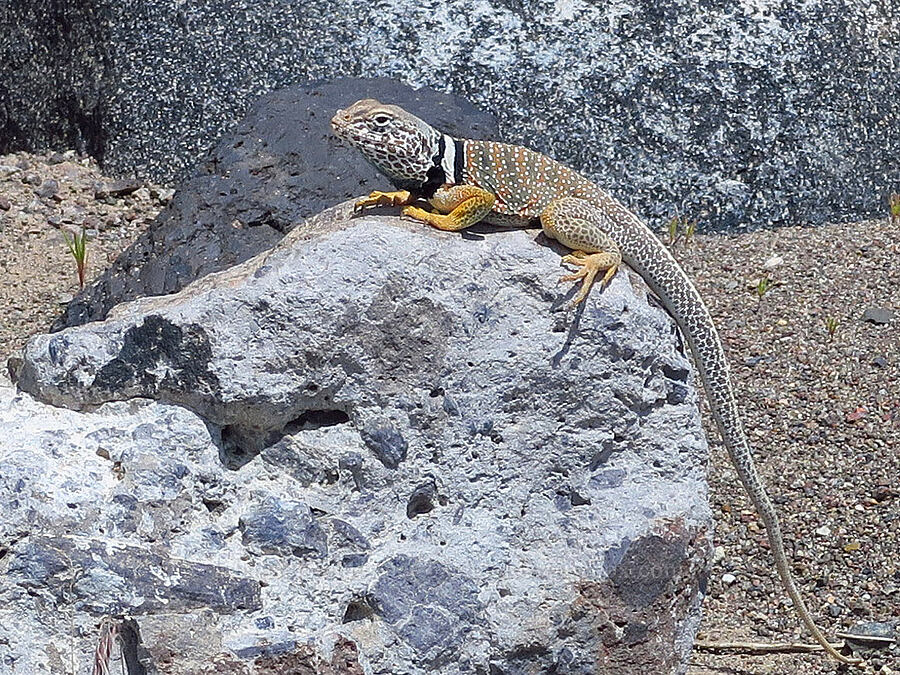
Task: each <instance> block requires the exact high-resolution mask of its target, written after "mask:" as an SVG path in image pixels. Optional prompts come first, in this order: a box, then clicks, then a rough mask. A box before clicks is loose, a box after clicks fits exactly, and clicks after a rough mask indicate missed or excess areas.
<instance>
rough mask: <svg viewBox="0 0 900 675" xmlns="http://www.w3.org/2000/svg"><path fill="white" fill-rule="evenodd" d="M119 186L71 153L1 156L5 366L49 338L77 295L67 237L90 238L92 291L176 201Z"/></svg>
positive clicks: (0, 309)
mask: <svg viewBox="0 0 900 675" xmlns="http://www.w3.org/2000/svg"><path fill="white" fill-rule="evenodd" d="M118 183H119V182H118V181H113V180H111V179H107V178H104V177H103V176H101V175H100V173H99V170H98V168H97V165H96V163H95V162H94V160H93V159H90V158H83V157H78V156H77V155H76V154H75V153H74V152H66V153H52V154H47V155H31V154H26V153H17V154H12V155H0V236H2V238H3V242H4V245H3V246H2V247H0V273H2V275H3V283H2V284H0V358H3V359H4V360H5V357H7V356H9V355H11V354H12V353H13V352H15V351H17V350H18V349H20V348H21V347H22V345H24V344H25V341H26V339H27V338H28V336H30V335H32V334H34V333H36V332H41V331H44V330H46V329H47V328H48V327H49V325H50V323H51V322H52V320H53V318H55V317H56V315H57V314H58V313H59V312H60V310H61V308H62V305H64V304H65V303H66V302H68V301H69V300H71V299H72V297H73V296H74V295H75V293H77V291H78V275H77V273H76V268H75V260H74V258H73V257H72V255H71V254H70V253H69V250H68V248H67V246H66V243H65V240H64V236H63V232H68V233H73V232H80V231H81V228H82V227H84V228H85V230H86V231H87V235H88V243H87V282H86V283H90V281H91V280H93V279H94V278H95V277H96V276H97V275H98V274H99V273H100V272H101V271H102V270H103V269H104V268H106V267H107V266H108V265H109V263H110V262H112V261H113V260H114V259H115V258H116V256H118V255H119V253H120V252H121V251H123V250H124V249H125V248H126V247H128V245H129V244H131V242H132V241H134V239H135V238H136V237H137V235H138V234H139V233H140V232H141V231H142V230H144V229H145V228H146V227H147V225H149V224H150V222H152V220H153V219H154V218H155V217H156V214H157V213H158V212H159V211H160V210H161V209H162V207H163V206H164V205H165V203H166V202H167V201H168V200H169V199H171V190H168V191H167V190H164V189H162V188H158V187H156V186H153V185H138V187H143V188H144V189H143V190H140V189H136V190H135V191H133V192H131V193H126V194H123V195H122V196H115V194H116V192H114V189H115V188H116V186H117V185H118Z"/></svg>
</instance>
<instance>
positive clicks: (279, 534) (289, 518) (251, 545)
mask: <svg viewBox="0 0 900 675" xmlns="http://www.w3.org/2000/svg"><path fill="white" fill-rule="evenodd" d="M238 526H239V527H240V529H241V533H242V535H243V539H242V541H243V544H244V546H245V547H247V548H248V549H249V550H251V551H254V552H257V553H275V554H280V555H285V554H286V555H295V556H299V557H303V556H309V555H313V556H316V557H319V558H324V557H325V555H326V554H327V553H328V543H327V540H326V538H325V533H324V532H323V531H322V528H321V527H320V526H319V524H318V523H317V522H316V520H315V518H313V515H312V513H311V512H310V510H309V507H308V506H307V505H306V504H302V503H299V502H298V503H286V502H284V501H282V500H280V499H278V498H276V497H268V498H267V499H265V500H264V501H263V502H262V503H260V504H254V505H251V507H250V508H249V509H248V510H247V511H246V512H245V513H244V515H242V516H241V518H240V520H239V521H238Z"/></svg>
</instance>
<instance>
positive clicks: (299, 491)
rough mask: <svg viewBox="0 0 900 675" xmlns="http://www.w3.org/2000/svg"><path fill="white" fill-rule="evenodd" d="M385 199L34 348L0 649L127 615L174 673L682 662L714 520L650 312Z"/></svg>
mask: <svg viewBox="0 0 900 675" xmlns="http://www.w3.org/2000/svg"><path fill="white" fill-rule="evenodd" d="M395 213H396V211H394V212H393V214H392V211H391V210H390V209H388V210H381V211H379V212H377V213H366V214H362V215H357V216H353V215H352V214H351V205H350V204H343V205H340V206H338V207H335V208H333V209H330V210H328V211H326V212H323V213H322V214H321V215H319V216H316V217H314V218H311V219H310V220H309V221H307V223H306V224H305V226H304V228H302V229H297V230H295V231H294V232H292V233H291V234H289V235H288V236H287V237H285V239H284V240H283V241H282V242H281V243H280V244H279V245H278V246H277V247H275V248H274V249H273V250H271V251H268V252H266V253H263V254H260V255H258V256H256V257H254V258H252V259H250V260H248V261H246V262H245V263H242V264H240V265H238V266H235V267H233V268H231V269H228V270H225V271H222V272H218V273H215V274H211V275H208V276H206V277H204V278H203V279H201V280H199V281H197V282H194V283H193V284H191V285H189V286H187V287H186V288H185V289H183V290H182V291H181V292H179V293H177V294H174V295H169V296H161V297H155V298H144V299H141V300H137V301H134V302H131V303H126V304H123V305H120V306H118V307H117V308H116V309H115V310H114V311H113V312H112V313H111V315H110V317H109V318H108V319H107V320H106V321H103V322H96V323H91V324H86V325H84V326H78V327H73V328H69V329H66V330H63V331H60V332H58V333H54V334H49V335H40V336H35V337H34V338H32V339H31V341H30V342H29V344H28V346H27V348H26V351H25V355H24V364H23V367H22V370H21V372H20V373H19V376H20V378H19V386H20V387H21V390H22V391H21V393H19V394H15V393H14V392H13V390H12V389H10V388H9V387H2V388H0V439H2V441H0V460H2V462H3V466H4V472H3V474H2V476H0V537H2V540H0V543H2V546H3V547H4V550H5V551H6V553H5V555H3V556H2V561H3V562H2V564H3V565H5V566H6V567H5V569H6V570H7V571H8V572H9V573H8V574H7V575H5V576H4V582H3V585H0V659H4V660H5V662H7V663H15V664H16V665H17V668H20V669H21V670H23V672H32V671H35V672H37V671H38V670H40V669H41V668H44V667H51V666H50V665H48V664H51V662H55V661H54V659H56V658H57V656H58V652H59V648H58V647H57V646H56V645H60V644H63V645H66V650H65V652H64V656H65V657H66V658H65V659H62V657H61V656H59V658H60V659H62V662H63V663H69V660H70V652H71V653H74V654H75V658H76V660H77V661H78V662H79V663H80V664H85V668H86V667H87V665H86V664H89V663H91V661H90V659H91V658H92V657H93V653H94V648H95V646H96V641H97V639H98V635H97V625H98V622H99V620H100V618H101V617H102V616H106V615H108V614H110V613H112V612H119V611H127V613H128V614H129V616H130V617H131V619H130V621H131V622H132V623H128V624H125V623H123V624H121V626H120V628H121V630H122V632H123V634H125V633H127V635H128V636H130V637H129V639H128V641H127V644H128V645H129V646H128V647H127V649H126V651H127V654H126V657H127V658H126V662H132V661H140V660H141V659H143V660H144V662H145V663H146V664H147V667H148V668H150V667H160V664H162V663H164V664H165V668H166V669H167V672H171V673H204V672H241V673H245V672H246V673H265V672H278V668H289V667H291V664H296V667H297V668H303V667H307V666H306V665H304V664H309V663H319V664H321V668H322V669H323V670H322V672H331V671H329V670H328V668H332V669H336V668H339V667H345V668H346V672H364V673H396V672H403V673H426V672H427V673H439V674H445V675H450V674H451V673H453V674H456V673H460V672H463V673H467V672H468V673H482V672H491V671H493V672H532V671H534V672H568V673H584V674H587V673H597V672H613V671H615V672H659V673H680V672H683V671H684V669H685V667H686V664H687V659H688V656H689V654H690V649H691V644H692V641H693V638H694V634H695V632H696V630H697V626H698V623H699V619H700V600H701V598H702V594H703V591H704V588H705V586H704V584H705V578H706V576H705V575H706V569H707V565H708V562H709V555H710V513H709V509H708V506H707V503H706V483H705V461H706V452H707V447H706V443H705V440H704V436H703V433H702V430H701V427H700V418H699V414H698V410H697V402H698V398H697V392H696V390H695V389H694V387H693V383H692V379H691V377H690V373H691V367H690V364H689V362H688V361H687V359H686V357H685V356H684V354H683V353H682V352H681V351H680V348H679V340H678V338H677V336H676V332H675V329H674V324H673V322H672V320H671V319H670V318H669V316H668V315H667V314H666V313H665V312H664V311H663V310H661V309H659V308H658V307H655V306H653V305H651V304H650V303H649V302H648V300H647V297H646V294H645V292H644V291H643V290H641V288H642V287H641V286H639V285H638V286H637V287H634V286H633V285H632V284H633V283H638V282H636V281H635V282H633V281H632V279H631V278H630V276H629V275H628V274H627V273H626V272H624V271H622V272H620V273H619V274H618V275H617V276H616V277H615V278H614V279H613V281H612V282H611V283H610V285H609V286H608V287H607V288H606V289H604V290H603V291H602V292H599V289H597V290H595V291H594V292H593V293H592V294H591V296H590V298H589V300H588V302H587V303H586V304H585V305H584V306H583V307H582V309H580V310H578V311H573V310H572V309H570V308H569V307H568V304H567V303H568V301H569V300H570V299H571V297H572V296H573V295H574V292H575V289H572V288H569V287H566V286H560V285H558V284H557V278H558V276H559V273H560V272H559V258H560V251H559V250H558V248H557V247H556V246H555V244H552V243H551V242H548V241H547V240H545V239H544V238H543V236H542V235H540V234H538V232H537V231H536V230H534V231H527V230H517V231H503V230H497V229H494V228H487V227H485V228H481V229H476V230H475V231H474V232H469V233H466V234H463V235H460V234H451V233H442V232H438V231H436V230H432V229H429V228H426V227H421V226H419V225H417V224H414V223H410V222H408V221H405V220H402V219H400V218H399V217H397V215H395ZM35 397H36V398H35ZM212 585H215V587H216V588H220V589H221V593H219V594H218V595H217V594H210V590H211V589H212ZM37 598H41V600H40V601H38V600H37ZM13 617H15V619H16V620H15V621H14V620H13ZM73 617H74V618H73ZM73 620H74V622H75V624H76V626H77V631H76V633H77V635H80V636H83V637H81V638H79V639H78V640H76V641H75V642H73V641H72V635H73V633H72V621H73ZM54 650H56V651H54ZM55 654H56V655H57V656H55ZM129 659H131V661H129ZM325 664H332V665H330V666H326V665H325ZM335 664H343V665H340V666H339V665H335ZM82 669H84V668H82ZM229 669H230V670H229ZM335 672H345V671H340V670H338V671H335Z"/></svg>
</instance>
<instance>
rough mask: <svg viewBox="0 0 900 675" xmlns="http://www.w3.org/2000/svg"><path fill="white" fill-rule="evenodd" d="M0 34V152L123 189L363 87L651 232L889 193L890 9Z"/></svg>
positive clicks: (368, 14)
mask: <svg viewBox="0 0 900 675" xmlns="http://www.w3.org/2000/svg"><path fill="white" fill-rule="evenodd" d="M48 18H49V20H48ZM0 21H2V22H3V23H2V24H0V36H5V40H4V39H2V38H0V40H2V41H0V60H2V62H3V63H4V64H6V65H7V66H8V67H6V68H4V69H3V71H2V75H0V96H2V98H3V100H4V101H5V105H4V106H3V108H2V109H0V130H2V131H0V139H2V141H3V142H2V145H0V151H4V150H8V149H11V148H25V147H28V148H42V147H47V146H48V145H53V144H55V145H63V146H65V147H79V148H84V149H86V150H88V151H90V152H91V153H92V154H94V155H95V156H97V157H99V158H101V159H102V161H103V165H104V166H105V167H106V169H107V170H109V171H112V172H115V173H120V174H128V175H131V174H132V173H133V172H137V174H138V175H141V176H146V177H151V178H153V179H155V180H173V179H175V178H181V177H185V176H186V175H188V174H189V171H190V169H191V168H192V167H193V166H194V165H195V164H196V163H197V162H198V161H199V159H200V158H201V157H202V156H203V154H204V152H205V151H206V150H207V149H208V148H209V147H211V146H212V145H213V144H214V143H215V141H216V140H217V139H218V138H219V137H220V136H221V134H223V133H224V132H226V131H227V130H229V129H231V128H232V127H233V126H234V124H235V122H236V121H237V120H238V119H240V117H241V116H242V115H243V114H244V113H245V112H246V110H247V109H248V108H249V106H250V105H251V104H252V103H253V102H254V101H255V100H256V99H257V98H258V97H259V96H260V95H261V94H263V93H265V92H267V91H270V90H272V89H274V88H278V87H281V86H285V85H288V84H294V83H300V82H305V81H308V80H317V79H324V78H328V79H331V78H335V77H339V76H358V75H359V74H361V73H363V74H377V75H384V76H389V77H392V78H397V79H399V80H402V81H404V82H407V83H410V84H413V85H416V86H420V85H426V86H431V87H434V88H437V89H441V90H443V91H452V92H455V93H457V94H460V95H462V96H465V97H467V98H469V99H470V100H471V101H472V102H473V103H475V104H476V105H478V106H479V107H481V108H482V109H483V110H486V111H490V112H493V113H495V114H497V116H498V117H499V118H500V120H501V126H502V130H503V132H504V135H505V136H507V137H508V138H510V139H511V140H514V141H523V142H527V143H528V144H529V145H532V146H534V147H536V148H537V149H539V150H542V151H546V152H549V153H550V154H552V155H554V156H555V157H556V158H557V159H560V160H562V161H564V162H566V163H569V164H571V165H573V166H575V167H577V168H579V169H582V170H583V171H585V172H587V173H588V174H589V175H591V176H592V177H595V178H597V179H599V180H600V181H601V182H602V183H603V184H605V185H607V186H609V187H610V188H611V189H612V190H613V191H614V192H616V193H617V194H619V195H621V196H622V197H624V198H625V199H626V200H627V201H628V202H630V203H631V205H632V206H634V207H635V208H637V209H638V210H639V211H640V212H641V213H642V214H644V215H645V216H648V217H651V218H668V217H671V216H672V215H673V214H674V213H675V212H676V211H678V212H681V213H684V214H686V215H687V216H688V217H690V218H700V219H701V220H703V221H705V222H708V223H710V224H711V225H712V226H714V227H758V226H760V225H764V224H768V223H774V224H786V223H791V224H800V223H807V222H816V223H818V222H822V221H824V220H835V219H839V218H847V217H858V216H864V215H874V214H876V213H880V212H881V211H882V209H883V208H884V203H885V200H886V199H887V197H888V194H889V193H890V192H891V190H896V189H897V185H898V183H900V169H898V167H897V162H896V157H897V156H898V155H900V137H898V135H897V134H896V132H895V130H896V128H897V126H898V124H900V80H898V78H897V77H895V73H896V72H897V70H898V68H900V64H898V61H897V59H898V56H897V51H896V45H897V43H898V42H900V24H898V22H897V21H896V8H895V7H893V6H892V5H891V3H866V2H861V1H860V0H813V1H812V2H806V3H802V4H799V5H798V4H797V3H789V2H783V1H782V0H764V1H763V2H747V3H738V4H734V3H730V2H722V1H721V0H712V1H710V2H703V3H695V2H689V1H688V0H664V1H663V2H659V1H657V0H653V1H652V2H650V1H647V0H616V1H615V2H611V3H605V4H602V5H598V4H597V3H594V2H591V1H590V0H575V1H574V2H570V3H566V4H565V6H564V7H562V6H560V5H558V4H555V3H544V2H537V1H535V0H525V1H524V2H519V3H508V2H503V1H501V0H486V1H485V2H482V3H481V4H479V5H478V7H477V10H473V7H472V4H471V2H468V1H463V0H452V1H450V2H446V3H443V4H442V5H441V7H440V8H439V10H438V11H436V10H435V8H434V7H432V6H431V5H427V4H426V5H422V4H420V3H416V2H411V1H410V0H391V1H390V2H387V3H384V2H382V3H374V4H373V3H371V2H368V0H341V1H340V2H317V3H316V4H314V5H310V4H308V3H307V4H305V5H303V7H302V8H301V7H300V6H298V5H297V4H296V3H294V2H292V1H290V0H260V1H258V2H254V3H240V9H239V10H236V9H235V8H234V7H232V6H231V5H228V6H225V5H222V6H221V7H214V6H207V5H196V6H193V5H190V4H189V3H188V4H186V3H184V2H182V1H181V0H144V1H143V2H139V3H126V4H123V3H117V2H111V1H110V0H103V1H101V2H96V3H94V4H93V5H92V6H91V7H90V8H88V7H86V6H85V7H82V6H80V5H77V4H76V5H72V4H70V5H66V6H65V7H62V6H60V5H58V3H56V2H53V1H52V0H39V1H36V2H29V3H13V4H12V5H10V7H9V8H8V9H7V10H6V11H5V12H4V14H3V18H2V19H0ZM272 36H278V39H273V37H272ZM37 45H40V46H41V48H39V49H38V48H36V46H37ZM198 64H199V65H198ZM36 102H40V103H39V104H38V105H36Z"/></svg>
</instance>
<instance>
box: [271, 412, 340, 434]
mask: <svg viewBox="0 0 900 675" xmlns="http://www.w3.org/2000/svg"><path fill="white" fill-rule="evenodd" d="M349 421H350V416H349V415H348V414H347V413H345V412H344V411H343V410H307V411H306V412H304V413H303V414H302V415H300V416H299V417H295V418H294V419H292V420H291V421H290V422H288V423H287V424H285V425H284V429H283V431H282V433H284V434H287V435H291V434H295V433H297V432H298V431H309V430H310V429H321V428H322V427H333V426H337V425H338V424H346V423H347V422H349Z"/></svg>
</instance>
